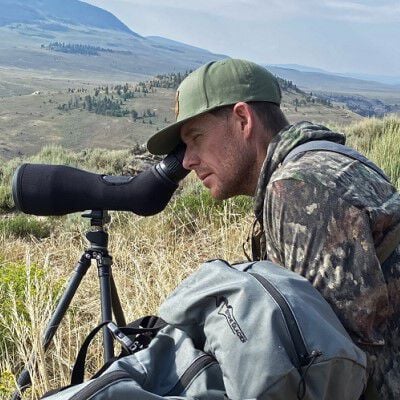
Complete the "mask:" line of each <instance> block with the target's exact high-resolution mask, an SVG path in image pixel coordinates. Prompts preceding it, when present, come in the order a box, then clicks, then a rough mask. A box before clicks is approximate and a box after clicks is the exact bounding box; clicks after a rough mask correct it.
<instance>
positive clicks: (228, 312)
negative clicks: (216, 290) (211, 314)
mask: <svg viewBox="0 0 400 400" xmlns="http://www.w3.org/2000/svg"><path fill="white" fill-rule="evenodd" d="M215 300H216V303H217V304H216V307H217V308H218V307H219V310H218V315H222V316H224V317H225V319H226V321H227V322H228V325H229V327H230V328H231V330H232V332H233V333H234V334H235V335H236V336H237V337H238V338H239V340H240V341H241V342H242V343H245V342H247V337H246V335H245V333H244V332H243V330H242V328H241V327H240V325H239V323H238V322H237V321H236V319H235V316H234V315H233V307H232V306H231V305H230V304H229V302H228V300H227V298H226V297H224V296H221V297H215Z"/></svg>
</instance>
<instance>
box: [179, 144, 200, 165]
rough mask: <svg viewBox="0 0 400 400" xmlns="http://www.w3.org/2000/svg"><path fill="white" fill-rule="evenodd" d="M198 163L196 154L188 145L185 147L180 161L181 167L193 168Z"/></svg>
mask: <svg viewBox="0 0 400 400" xmlns="http://www.w3.org/2000/svg"><path fill="white" fill-rule="evenodd" d="M198 164H199V158H198V157H197V155H196V154H195V153H194V152H193V151H192V150H191V149H190V148H189V147H186V151H185V156H184V157H183V161H182V165H183V167H184V168H185V169H194V168H195V166H196V165H198Z"/></svg>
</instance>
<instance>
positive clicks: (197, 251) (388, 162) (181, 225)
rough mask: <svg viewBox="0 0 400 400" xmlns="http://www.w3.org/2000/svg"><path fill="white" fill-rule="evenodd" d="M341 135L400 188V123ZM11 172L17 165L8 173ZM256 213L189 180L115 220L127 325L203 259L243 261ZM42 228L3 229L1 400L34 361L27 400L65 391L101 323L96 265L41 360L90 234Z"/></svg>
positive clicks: (113, 165) (66, 156) (79, 222)
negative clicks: (158, 205) (142, 211)
mask: <svg viewBox="0 0 400 400" xmlns="http://www.w3.org/2000/svg"><path fill="white" fill-rule="evenodd" d="M345 131H346V134H347V135H348V138H349V141H348V142H349V143H350V144H351V145H353V146H354V147H356V148H357V149H359V150H361V151H362V152H363V153H364V154H366V155H367V156H369V157H371V158H372V159H373V160H374V161H376V162H377V163H378V164H379V165H380V166H381V167H383V168H384V169H385V171H386V172H387V173H388V174H389V175H390V176H391V177H392V179H393V180H394V181H395V182H396V184H397V187H399V184H400V181H399V178H400V171H399V164H400V157H399V155H400V140H399V138H400V118H395V117H388V118H385V119H383V120H374V119H372V120H365V121H362V122H360V123H357V124H354V125H351V126H349V127H347V128H346V129H345ZM104 154H107V153H104ZM130 157H131V154H130V153H129V152H122V153H111V156H110V153H108V154H107V156H106V157H103V152H102V151H98V152H97V151H93V152H91V153H90V154H89V153H86V155H83V154H80V155H73V154H70V153H68V152H64V150H63V149H61V148H57V149H54V148H53V149H46V150H44V151H43V152H42V153H41V154H40V155H38V156H37V158H31V159H30V160H31V161H34V160H37V161H42V162H43V161H44V160H46V161H45V162H56V163H61V164H63V163H67V162H68V163H71V165H74V166H80V167H85V168H87V169H89V167H88V165H91V166H93V169H92V170H96V168H99V169H98V171H100V170H102V169H103V168H104V169H108V171H107V172H108V173H120V172H121V168H124V166H123V165H124V164H125V163H126V162H128V161H129V159H130ZM120 159H121V160H122V162H121V161H120ZM11 165H12V167H11ZM15 166H16V162H15V161H13V162H11V163H10V165H7V164H6V165H4V166H3V167H2V168H3V169H2V171H7V170H8V169H13V168H14V167H15ZM8 174H9V175H10V173H8ZM251 209H252V201H251V200H250V199H249V198H244V197H243V198H242V197H239V198H236V199H231V200H229V201H226V202H223V203H220V202H216V201H214V200H213V199H212V198H211V197H210V196H209V194H208V193H207V192H206V191H205V190H204V189H203V188H202V187H201V186H200V185H199V184H198V183H197V182H195V181H194V179H192V178H191V177H190V176H189V179H187V180H186V182H185V184H184V186H183V187H182V189H181V191H180V193H179V194H178V195H177V196H175V197H174V199H173V201H171V203H170V204H169V205H168V207H167V208H166V209H165V210H164V212H162V213H160V214H158V215H156V216H153V217H149V218H141V217H138V216H135V215H133V214H131V213H124V212H113V213H111V214H112V221H111V223H110V225H109V233H110V246H109V248H110V253H111V254H112V256H113V261H114V264H113V274H114V277H115V281H116V285H117V288H118V290H119V295H120V298H121V302H122V304H123V308H124V311H125V313H126V318H127V320H128V321H129V320H133V319H136V318H137V317H139V316H143V315H147V314H154V313H156V312H157V308H158V306H159V304H160V303H161V302H162V301H163V299H164V298H165V297H166V295H167V294H168V293H169V292H171V290H172V289H173V288H174V287H176V286H177V285H178V284H179V282H180V281H181V280H182V279H183V278H185V277H186V276H187V275H188V274H190V273H191V272H192V271H193V270H194V269H196V268H197V267H198V265H199V264H200V263H202V262H204V261H205V260H207V259H211V258H225V259H227V260H231V261H237V260H243V259H244V254H243V251H242V244H243V242H244V240H245V239H246V237H247V233H248V230H249V227H250V225H251V222H252V212H251ZM44 223H45V226H46V229H48V231H47V232H46V235H44V237H42V238H39V236H38V235H35V234H32V233H27V234H25V233H24V234H17V232H14V231H13V230H12V229H11V230H8V231H6V230H5V229H4V230H3V231H0V249H1V250H0V271H2V272H3V274H0V294H1V295H3V296H6V297H5V298H6V299H7V304H6V305H5V304H4V302H3V304H0V374H1V375H0V399H3V398H4V399H6V398H8V397H7V396H8V394H9V393H10V391H11V390H12V388H13V384H14V381H15V377H16V373H17V371H18V370H19V369H20V367H21V366H23V365H25V364H26V363H27V361H28V360H29V358H30V356H31V354H32V353H33V354H36V355H37V360H36V365H35V367H34V368H32V369H31V372H32V375H33V382H34V385H33V387H32V390H30V391H29V392H27V393H26V394H25V396H24V399H32V400H34V399H37V398H38V396H39V395H41V394H42V393H43V392H45V391H46V390H49V389H50V388H54V387H58V386H61V385H66V384H68V381H69V378H70V368H71V365H72V364H73V361H74V359H75V357H76V353H77V349H78V348H79V346H80V344H81V343H82V341H83V339H84V337H85V336H86V335H87V334H88V332H89V331H90V330H91V329H92V328H93V327H94V326H96V325H97V324H98V322H99V315H100V301H99V288H98V286H99V285H98V278H97V270H96V266H95V264H93V265H92V267H91V268H90V269H89V271H88V274H87V276H86V277H85V278H84V279H83V281H82V284H81V286H80V287H79V289H78V291H77V292H76V295H75V296H74V300H73V302H72V304H71V306H70V307H69V309H68V312H67V313H66V315H65V317H64V319H63V322H62V325H61V326H60V328H59V329H58V331H57V334H56V335H55V337H54V340H53V343H52V345H51V346H50V348H49V351H48V352H47V353H46V354H43V351H42V350H41V345H40V343H41V335H42V332H43V330H44V328H45V327H46V324H47V321H48V319H49V317H50V315H51V313H52V310H54V307H55V304H56V299H57V297H58V295H59V293H60V292H61V291H62V286H63V285H64V286H63V287H65V285H66V283H67V281H68V279H69V277H70V276H71V274H72V273H73V269H74V265H75V263H76V262H77V260H78V259H79V257H80V255H81V254H82V252H83V250H84V248H85V247H86V246H87V243H86V240H85V239H84V233H85V232H86V231H87V229H88V228H89V227H88V221H87V220H83V219H82V218H81V217H80V215H79V214H71V215H68V216H64V217H59V218H47V219H45V220H44ZM7 229H8V228H7ZM0 297H1V296H0ZM101 356H102V351H101V344H100V342H96V343H95V344H94V346H93V347H92V349H91V351H90V362H89V365H90V370H91V371H92V372H93V371H95V370H96V368H98V367H99V366H100V365H101V364H102V358H101Z"/></svg>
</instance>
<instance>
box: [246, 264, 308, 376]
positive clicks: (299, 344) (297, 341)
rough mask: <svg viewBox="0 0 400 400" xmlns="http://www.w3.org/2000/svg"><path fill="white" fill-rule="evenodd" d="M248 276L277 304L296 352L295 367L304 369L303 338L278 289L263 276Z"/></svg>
mask: <svg viewBox="0 0 400 400" xmlns="http://www.w3.org/2000/svg"><path fill="white" fill-rule="evenodd" d="M250 275H252V276H254V278H256V279H257V280H258V282H259V283H261V285H262V286H263V287H264V289H265V290H266V291H267V292H268V293H269V294H270V295H271V297H272V298H273V299H274V300H275V301H276V302H277V304H278V306H279V308H280V309H281V310H282V313H283V317H284V320H285V322H286V325H287V327H288V330H289V333H290V337H291V338H292V341H293V345H294V348H295V351H296V358H297V364H295V365H296V367H297V369H299V368H300V367H304V366H306V365H307V364H308V362H309V359H310V355H309V353H308V351H307V347H306V344H305V343H304V340H303V336H302V335H301V332H300V328H299V325H298V324H297V321H296V318H295V317H294V315H293V311H292V309H291V308H290V306H289V304H288V303H287V301H286V299H285V298H284V297H283V296H282V294H281V293H280V292H279V291H278V289H277V288H276V287H275V286H274V285H273V284H272V283H271V282H269V281H268V280H267V279H266V278H264V277H263V276H261V275H259V274H257V273H253V272H250Z"/></svg>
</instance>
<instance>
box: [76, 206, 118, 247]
mask: <svg viewBox="0 0 400 400" xmlns="http://www.w3.org/2000/svg"><path fill="white" fill-rule="evenodd" d="M82 217H83V218H90V226H92V227H94V228H93V230H91V231H89V232H87V233H86V235H85V236H86V239H87V240H88V241H89V242H90V247H91V249H94V250H102V251H104V252H107V247H108V233H107V231H106V230H105V225H106V224H108V223H109V222H110V221H111V217H110V214H109V213H108V211H107V210H91V211H88V212H87V213H84V214H82Z"/></svg>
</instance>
